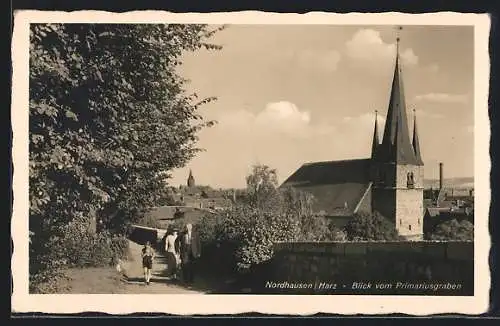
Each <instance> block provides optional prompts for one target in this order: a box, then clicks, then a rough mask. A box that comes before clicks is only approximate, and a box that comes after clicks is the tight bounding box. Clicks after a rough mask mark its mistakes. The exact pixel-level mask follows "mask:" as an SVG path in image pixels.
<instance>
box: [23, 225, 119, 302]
mask: <svg viewBox="0 0 500 326" xmlns="http://www.w3.org/2000/svg"><path fill="white" fill-rule="evenodd" d="M52 233H53V234H57V235H56V236H54V235H53V236H51V237H50V238H49V239H48V241H47V243H46V244H45V246H41V247H39V248H38V251H39V252H40V248H45V250H44V255H43V256H40V255H39V256H38V257H37V259H38V261H37V263H38V264H36V265H35V264H33V268H37V269H31V270H30V291H31V292H35V293H51V292H58V290H59V289H58V288H57V285H58V282H59V281H60V280H61V278H62V277H64V269H65V268H68V267H105V266H111V265H114V264H116V262H117V260H118V259H123V258H126V257H127V255H128V240H127V238H125V237H124V236H121V235H113V234H111V233H109V232H107V231H105V232H99V233H96V232H94V231H93V230H92V227H91V224H90V223H89V221H88V220H85V219H84V218H76V219H75V220H74V221H72V222H70V223H68V224H67V225H65V226H63V227H60V228H59V229H58V232H57V233H56V232H52Z"/></svg>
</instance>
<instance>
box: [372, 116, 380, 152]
mask: <svg viewBox="0 0 500 326" xmlns="http://www.w3.org/2000/svg"><path fill="white" fill-rule="evenodd" d="M377 113H378V111H377V110H375V128H374V129H373V142H372V159H373V158H375V156H376V154H377V150H378V146H379V145H380V140H379V137H378V123H377Z"/></svg>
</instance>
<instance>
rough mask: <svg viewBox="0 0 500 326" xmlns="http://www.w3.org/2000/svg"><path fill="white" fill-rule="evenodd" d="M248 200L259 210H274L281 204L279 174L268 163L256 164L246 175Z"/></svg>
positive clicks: (248, 202) (249, 203)
mask: <svg viewBox="0 0 500 326" xmlns="http://www.w3.org/2000/svg"><path fill="white" fill-rule="evenodd" d="M246 182H247V189H246V202H247V204H248V205H250V206H251V207H254V208H256V209H259V210H274V209H276V206H278V205H280V204H279V200H280V198H279V193H278V189H277V187H278V174H277V171H276V169H272V168H270V167H269V166H267V165H254V166H253V168H252V173H250V174H249V175H248V176H247V177H246Z"/></svg>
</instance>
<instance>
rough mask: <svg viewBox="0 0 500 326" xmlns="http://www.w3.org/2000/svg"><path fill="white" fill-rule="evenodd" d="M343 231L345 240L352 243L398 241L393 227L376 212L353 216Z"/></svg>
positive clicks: (398, 238)
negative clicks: (352, 241) (345, 234)
mask: <svg viewBox="0 0 500 326" xmlns="http://www.w3.org/2000/svg"><path fill="white" fill-rule="evenodd" d="M345 231H346V233H347V238H348V239H349V240H354V241H390V240H400V237H399V235H398V233H397V231H396V228H395V227H394V225H393V224H392V223H391V222H389V220H387V219H386V218H385V217H383V216H382V215H380V214H379V213H377V212H375V213H373V214H366V213H361V214H356V215H354V217H353V219H352V220H350V221H349V223H347V225H346V228H345Z"/></svg>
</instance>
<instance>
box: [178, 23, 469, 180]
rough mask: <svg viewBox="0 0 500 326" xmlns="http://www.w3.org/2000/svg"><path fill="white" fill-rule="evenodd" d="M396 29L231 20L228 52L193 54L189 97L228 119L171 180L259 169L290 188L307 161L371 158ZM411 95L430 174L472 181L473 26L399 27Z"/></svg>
mask: <svg viewBox="0 0 500 326" xmlns="http://www.w3.org/2000/svg"><path fill="white" fill-rule="evenodd" d="M396 35H397V32H396V29H395V28H394V27H392V26H341V25H229V26H228V27H227V28H226V29H225V30H223V31H221V32H219V33H218V34H216V35H215V36H214V37H213V38H212V39H211V42H212V43H215V44H219V45H222V46H223V49H222V50H220V51H207V50H200V51H197V52H195V53H187V54H185V55H184V56H183V62H184V64H183V65H182V66H181V67H180V68H179V73H180V74H181V75H182V76H183V77H185V78H187V79H189V80H190V82H189V84H188V85H187V91H188V92H196V93H197V94H198V95H199V96H200V97H208V96H216V97H217V101H215V102H212V103H209V104H208V105H205V106H203V107H202V108H201V109H200V110H201V111H200V113H201V114H202V115H203V116H204V117H205V118H207V119H213V120H216V121H217V124H216V125H215V126H214V127H212V128H208V129H205V130H203V131H201V132H200V133H199V142H198V144H197V146H198V147H200V148H203V149H204V151H203V152H201V153H199V154H198V155H197V156H196V157H195V158H194V159H192V160H191V161H190V162H189V163H188V164H187V165H186V167H184V168H182V169H178V170H174V171H172V179H171V180H170V181H169V183H170V184H171V185H175V186H178V185H180V184H185V183H186V180H187V176H188V173H189V169H191V170H192V171H193V175H194V177H195V179H196V183H197V184H203V185H210V186H212V187H215V188H232V187H237V188H239V187H244V186H245V176H246V175H247V174H248V173H249V172H250V171H251V167H252V165H254V164H266V165H268V166H270V167H272V168H275V169H277V171H278V179H279V182H280V183H281V182H283V181H285V180H286V178H287V177H288V176H289V175H290V174H292V173H293V172H294V171H295V170H296V169H297V168H299V167H300V166H301V165H302V164H304V163H307V162H316V161H330V160H342V159H353V158H368V157H369V156H370V150H371V142H372V137H373V126H374V120H375V118H374V115H375V113H374V111H375V110H378V112H379V113H378V123H379V131H380V135H379V136H380V137H382V132H383V127H384V122H385V115H386V113H387V108H388V103H389V96H390V86H391V82H392V75H393V72H394V62H395V54H396V47H395V43H396ZM399 35H400V39H401V40H400V50H399V51H400V56H401V58H402V62H403V65H402V71H403V79H404V86H405V96H406V103H407V106H408V107H407V110H408V118H409V119H410V121H409V125H410V132H412V128H413V127H412V126H413V118H414V114H413V109H415V110H416V116H417V124H418V132H419V137H420V146H421V151H422V158H423V160H424V164H425V167H424V171H425V178H428V179H433V178H438V171H439V166H438V163H439V162H443V164H444V176H445V178H452V177H472V176H473V171H474V169H473V161H474V148H473V144H474V137H473V129H474V106H473V103H474V98H473V90H474V88H473V85H474V69H473V67H474V57H473V55H474V39H473V38H474V31H473V28H472V27H466V26H404V28H403V30H402V31H400V32H399Z"/></svg>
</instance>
